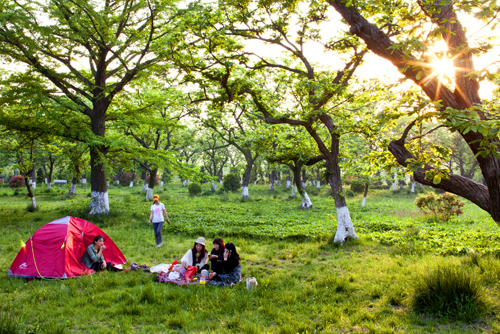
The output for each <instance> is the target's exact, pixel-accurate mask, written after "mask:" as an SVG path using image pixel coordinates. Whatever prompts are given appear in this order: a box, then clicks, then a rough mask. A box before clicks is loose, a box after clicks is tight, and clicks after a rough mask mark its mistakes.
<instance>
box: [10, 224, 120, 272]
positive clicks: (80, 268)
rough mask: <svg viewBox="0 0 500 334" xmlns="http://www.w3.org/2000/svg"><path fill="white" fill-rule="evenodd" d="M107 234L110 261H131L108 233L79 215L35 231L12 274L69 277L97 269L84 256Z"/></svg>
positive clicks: (23, 248)
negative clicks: (85, 263)
mask: <svg viewBox="0 0 500 334" xmlns="http://www.w3.org/2000/svg"><path fill="white" fill-rule="evenodd" d="M97 235H102V236H103V237H104V245H106V249H105V250H104V252H103V255H104V259H105V260H106V262H111V263H112V264H113V265H118V264H124V263H126V262H127V260H126V259H125V257H124V256H123V254H122V252H121V251H120V249H118V247H117V246H116V245H115V243H114V242H113V240H111V239H110V238H109V237H108V236H107V235H106V233H104V232H103V231H102V230H101V229H100V228H98V227H97V226H95V225H94V224H92V223H90V222H88V221H86V220H83V219H80V218H75V217H69V216H68V217H64V218H60V219H56V220H54V221H52V222H50V223H48V224H46V225H44V226H42V227H41V228H40V229H38V231H36V232H35V234H33V235H32V236H31V237H30V238H29V239H28V241H26V245H25V246H23V247H22V248H21V250H20V251H19V253H18V254H17V256H16V258H15V259H14V262H12V265H11V266H10V269H9V275H10V276H11V277H25V278H32V277H42V278H69V277H76V276H80V275H85V274H93V273H94V271H93V270H91V269H88V268H87V267H85V265H84V264H83V263H82V261H81V258H82V255H83V253H84V252H85V250H86V248H87V247H88V246H89V245H90V244H91V243H92V241H94V238H95V236H97Z"/></svg>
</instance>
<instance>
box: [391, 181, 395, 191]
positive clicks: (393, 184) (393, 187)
mask: <svg viewBox="0 0 500 334" xmlns="http://www.w3.org/2000/svg"><path fill="white" fill-rule="evenodd" d="M392 191H396V182H392Z"/></svg>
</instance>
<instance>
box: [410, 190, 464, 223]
mask: <svg viewBox="0 0 500 334" xmlns="http://www.w3.org/2000/svg"><path fill="white" fill-rule="evenodd" d="M415 205H416V206H417V207H418V208H419V209H420V210H422V211H423V212H425V213H428V214H431V215H433V216H434V218H435V219H438V220H441V221H448V220H450V218H451V217H452V216H458V215H461V214H462V213H463V211H462V209H461V207H462V206H464V203H463V202H460V200H459V198H458V196H457V195H454V194H450V193H444V194H442V195H436V194H435V193H433V192H430V193H428V194H426V195H424V194H421V195H418V197H417V199H416V200H415Z"/></svg>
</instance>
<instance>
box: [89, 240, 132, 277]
mask: <svg viewBox="0 0 500 334" xmlns="http://www.w3.org/2000/svg"><path fill="white" fill-rule="evenodd" d="M105 249H106V246H104V237H103V236H102V235H98V236H96V237H95V238H94V241H93V242H92V243H91V244H90V245H89V246H88V247H87V250H86V251H85V253H83V256H82V262H83V264H85V266H86V267H87V268H89V269H92V270H94V271H101V270H104V269H107V270H108V271H122V270H121V269H118V268H115V267H114V266H113V264H112V263H111V262H108V263H106V261H105V260H104V256H103V255H102V251H103V250H105Z"/></svg>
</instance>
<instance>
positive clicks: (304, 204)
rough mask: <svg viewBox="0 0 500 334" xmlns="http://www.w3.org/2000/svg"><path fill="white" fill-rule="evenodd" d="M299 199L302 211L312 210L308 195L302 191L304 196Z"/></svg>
mask: <svg viewBox="0 0 500 334" xmlns="http://www.w3.org/2000/svg"><path fill="white" fill-rule="evenodd" d="M301 197H302V205H301V206H300V207H301V208H303V209H310V208H312V206H313V204H312V202H311V199H310V198H309V195H307V192H305V191H304V194H303V195H302V196H301Z"/></svg>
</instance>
